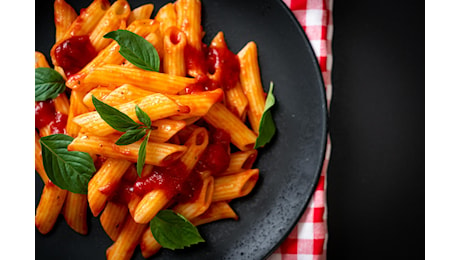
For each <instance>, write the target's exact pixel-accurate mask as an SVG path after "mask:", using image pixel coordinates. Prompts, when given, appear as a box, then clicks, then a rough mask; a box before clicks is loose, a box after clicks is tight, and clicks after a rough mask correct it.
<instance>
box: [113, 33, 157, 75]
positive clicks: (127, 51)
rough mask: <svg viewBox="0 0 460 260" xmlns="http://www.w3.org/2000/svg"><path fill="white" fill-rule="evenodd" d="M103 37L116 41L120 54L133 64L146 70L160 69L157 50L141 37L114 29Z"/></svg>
mask: <svg viewBox="0 0 460 260" xmlns="http://www.w3.org/2000/svg"><path fill="white" fill-rule="evenodd" d="M104 38H109V39H113V40H115V41H117V43H118V45H120V51H119V52H120V54H121V55H122V56H123V57H124V58H125V59H127V60H128V61H129V62H131V63H132V64H134V65H135V66H137V67H139V68H141V69H144V70H148V71H156V72H158V71H159V70H160V57H159V56H158V52H157V50H156V49H155V47H154V46H153V45H152V44H151V43H150V42H148V41H147V40H146V39H144V38H143V37H141V36H139V35H137V34H135V33H133V32H130V31H127V30H116V31H112V32H109V33H107V34H106V35H104Z"/></svg>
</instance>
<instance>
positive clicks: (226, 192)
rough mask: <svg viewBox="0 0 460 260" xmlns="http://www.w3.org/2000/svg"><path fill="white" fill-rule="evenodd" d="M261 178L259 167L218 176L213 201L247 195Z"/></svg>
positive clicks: (215, 181)
mask: <svg viewBox="0 0 460 260" xmlns="http://www.w3.org/2000/svg"><path fill="white" fill-rule="evenodd" d="M258 179H259V169H249V170H246V171H244V172H240V173H235V174H231V175H225V176H220V177H216V178H215V179H214V193H213V195H212V201H213V202H215V201H223V200H232V199H236V198H240V197H243V196H246V195H247V194H249V192H251V190H252V189H253V188H254V186H255V185H256V182H257V180H258Z"/></svg>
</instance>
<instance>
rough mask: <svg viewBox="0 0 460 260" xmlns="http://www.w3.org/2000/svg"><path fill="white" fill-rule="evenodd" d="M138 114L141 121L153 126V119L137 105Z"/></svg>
mask: <svg viewBox="0 0 460 260" xmlns="http://www.w3.org/2000/svg"><path fill="white" fill-rule="evenodd" d="M136 116H137V118H139V121H141V123H143V124H144V125H146V126H147V127H151V126H152V120H150V117H149V115H148V114H147V113H145V112H144V111H143V110H142V109H141V108H140V107H139V106H138V105H136Z"/></svg>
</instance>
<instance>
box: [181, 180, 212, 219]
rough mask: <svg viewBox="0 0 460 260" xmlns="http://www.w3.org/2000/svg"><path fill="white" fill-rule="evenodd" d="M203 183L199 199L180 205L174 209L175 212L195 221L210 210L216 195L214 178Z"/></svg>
mask: <svg viewBox="0 0 460 260" xmlns="http://www.w3.org/2000/svg"><path fill="white" fill-rule="evenodd" d="M202 181H203V184H202V186H201V189H200V191H199V192H198V197H197V198H196V199H195V200H193V199H192V200H191V201H186V202H183V203H179V204H178V205H176V206H175V207H174V208H173V210H174V211H175V212H177V213H179V214H181V215H182V216H184V217H185V218H187V219H193V218H195V217H197V216H199V215H201V214H203V212H205V211H206V210H207V209H208V208H209V205H211V201H212V196H213V193H214V178H213V177H212V176H208V177H206V178H204V179H203V180H202Z"/></svg>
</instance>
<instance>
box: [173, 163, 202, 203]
mask: <svg viewBox="0 0 460 260" xmlns="http://www.w3.org/2000/svg"><path fill="white" fill-rule="evenodd" d="M202 186H203V180H202V179H201V176H200V174H199V173H198V172H197V171H192V173H190V175H189V176H188V177H187V179H186V180H185V181H184V182H183V183H182V184H181V185H179V194H178V195H177V196H176V198H175V200H176V201H177V202H178V203H181V202H191V201H195V200H197V199H198V195H199V194H200V190H201V187H202Z"/></svg>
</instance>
